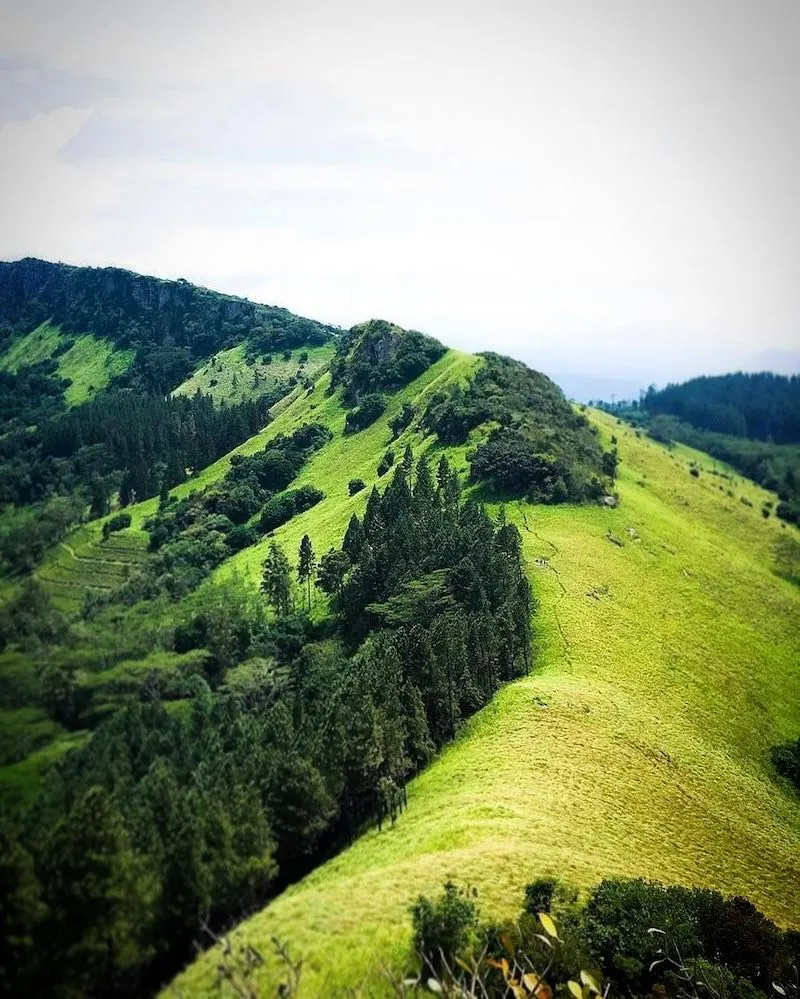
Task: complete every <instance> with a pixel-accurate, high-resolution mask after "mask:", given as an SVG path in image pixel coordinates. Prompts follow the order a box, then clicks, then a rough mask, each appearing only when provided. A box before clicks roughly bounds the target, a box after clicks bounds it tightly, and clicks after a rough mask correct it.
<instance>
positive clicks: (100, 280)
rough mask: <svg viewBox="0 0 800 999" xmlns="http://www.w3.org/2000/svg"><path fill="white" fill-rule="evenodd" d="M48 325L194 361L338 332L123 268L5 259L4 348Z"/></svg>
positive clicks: (1, 277) (0, 327) (0, 274)
mask: <svg viewBox="0 0 800 999" xmlns="http://www.w3.org/2000/svg"><path fill="white" fill-rule="evenodd" d="M44 322H49V323H50V324H52V325H53V326H57V327H60V328H61V330H62V331H63V332H64V333H67V334H76V335H80V334H86V333H89V334H93V335H94V336H96V337H100V338H104V339H106V340H109V341H110V342H111V343H113V344H114V345H115V346H116V347H118V348H122V349H126V348H131V347H132V348H138V347H145V346H147V347H149V348H153V347H170V348H179V349H182V350H184V351H185V352H186V353H187V355H188V357H189V359H190V362H196V361H198V360H201V359H203V358H205V357H209V356H211V354H213V353H214V352H215V351H217V350H219V349H221V348H224V347H232V346H234V345H235V344H237V343H240V342H241V341H242V340H245V339H247V340H248V342H249V343H250V344H251V345H253V347H254V348H255V349H257V350H261V351H265V352H266V351H270V350H283V349H291V348H293V347H298V346H305V345H315V344H321V343H325V342H326V341H327V340H328V339H330V337H331V335H332V334H333V333H335V330H334V328H333V327H331V326H327V325H325V324H324V323H318V322H315V321H314V320H311V319H304V318H302V317H300V316H295V315H294V314H293V313H291V312H289V311H287V310H286V309H281V308H278V307H275V306H270V305H259V304H257V303H255V302H251V301H249V300H248V299H245V298H237V297H235V296H233V295H223V294H220V293H219V292H216V291H210V290H209V289H208V288H201V287H198V286H197V285H193V284H190V283H189V282H188V281H184V280H178V281H166V280H162V279H161V278H155V277H147V276H144V275H142V274H135V273H133V272H132V271H127V270H122V269H121V268H118V267H73V266H70V265H68V264H62V263H50V262H48V261H45V260H37V259H34V258H32V257H26V258H25V259H23V260H17V261H15V262H13V263H2V262H0V347H2V345H3V341H5V340H8V338H9V337H11V336H13V335H14V334H20V333H27V332H29V331H30V330H32V329H34V328H36V327H37V326H39V325H41V324H42V323H44Z"/></svg>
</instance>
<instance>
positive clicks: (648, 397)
mask: <svg viewBox="0 0 800 999" xmlns="http://www.w3.org/2000/svg"><path fill="white" fill-rule="evenodd" d="M598 405H599V406H600V407H601V408H603V409H605V410H607V411H608V412H611V413H614V414H615V415H617V416H619V417H620V418H624V419H627V420H629V421H630V422H632V423H634V424H635V425H639V426H643V427H645V428H646V429H647V430H648V432H649V434H650V436H651V437H653V438H654V439H655V440H659V441H662V442H663V443H669V442H671V441H677V442H680V443H681V444H687V445H688V446H689V447H694V448H697V449H698V450H700V451H705V452H707V453H708V454H710V455H711V456H712V457H714V458H717V459H719V460H720V461H724V462H726V463H727V464H729V465H732V466H733V467H734V468H736V469H738V470H739V471H740V472H741V473H742V474H743V475H746V476H747V477H748V478H750V479H752V480H753V481H754V482H757V483H758V484H759V485H762V486H764V488H766V489H771V490H772V491H774V492H776V493H777V494H778V497H779V500H780V502H779V503H778V505H777V507H776V513H777V515H778V516H779V517H781V518H782V519H783V520H787V521H789V522H793V523H800V376H797V375H794V376H792V377H791V378H789V377H785V376H783V375H773V374H767V373H765V374H753V375H750V374H741V373H738V374H732V375H718V376H714V377H703V378H693V379H692V380H691V381H688V382H685V383H684V384H682V385H668V386H667V387H666V388H665V389H662V390H660V391H658V390H656V389H655V388H654V387H652V386H651V387H650V389H648V391H647V392H646V393H645V394H644V395H643V396H642V398H641V399H640V400H636V401H633V402H618V403H613V404H608V403H603V402H599V403H598Z"/></svg>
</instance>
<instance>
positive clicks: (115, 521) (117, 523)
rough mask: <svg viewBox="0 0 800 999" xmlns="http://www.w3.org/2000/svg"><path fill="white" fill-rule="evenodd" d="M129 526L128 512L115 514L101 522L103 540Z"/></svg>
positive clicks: (129, 517) (129, 516)
mask: <svg viewBox="0 0 800 999" xmlns="http://www.w3.org/2000/svg"><path fill="white" fill-rule="evenodd" d="M130 526H131V515H130V514H129V513H118V514H116V515H115V516H113V517H111V519H110V520H107V521H106V522H105V524H103V540H104V541H105V540H106V539H107V538H108V536H109V535H110V534H115V533H116V532H117V531H124V530H125V528H126V527H130Z"/></svg>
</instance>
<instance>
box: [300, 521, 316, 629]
mask: <svg viewBox="0 0 800 999" xmlns="http://www.w3.org/2000/svg"><path fill="white" fill-rule="evenodd" d="M316 568H317V556H316V555H315V554H314V549H313V548H312V547H311V539H310V538H309V536H308V535H307V534H304V535H303V540H302V541H301V542H300V551H299V552H298V562H297V578H298V579H299V580H300V582H301V583H305V584H306V591H307V595H308V609H309V611H310V610H311V582H312V579H313V577H314V573H315V570H316Z"/></svg>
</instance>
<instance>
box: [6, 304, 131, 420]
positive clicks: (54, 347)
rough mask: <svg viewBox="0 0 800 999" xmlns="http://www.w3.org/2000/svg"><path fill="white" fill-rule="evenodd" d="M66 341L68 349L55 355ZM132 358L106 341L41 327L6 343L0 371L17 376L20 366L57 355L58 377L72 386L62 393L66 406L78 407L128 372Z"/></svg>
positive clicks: (125, 351) (54, 328) (44, 325)
mask: <svg viewBox="0 0 800 999" xmlns="http://www.w3.org/2000/svg"><path fill="white" fill-rule="evenodd" d="M68 339H69V342H70V343H71V346H69V347H68V348H67V349H66V350H64V351H63V353H61V354H57V355H56V352H57V351H58V349H59V347H61V346H62V345H63V344H64V343H66V342H68ZM133 354H134V352H133V351H132V350H116V349H115V348H114V346H113V344H111V343H109V341H108V340H104V339H100V338H99V337H95V336H92V335H91V334H86V335H84V336H79V337H70V338H67V337H66V336H65V335H64V334H63V333H62V332H61V330H60V329H59V328H58V327H57V326H51V325H50V324H49V323H42V325H41V326H37V327H36V329H35V330H31V332H30V333H26V334H25V335H24V336H21V337H17V338H15V339H13V340H12V341H11V342H10V343H9V345H8V347H7V348H6V350H5V351H4V352H3V353H2V354H0V370H3V371H10V372H16V371H17V370H19V368H21V367H22V366H23V365H28V364H37V363H38V362H39V361H46V360H49V359H50V358H51V357H53V356H54V355H56V360H57V361H58V371H57V373H58V375H59V376H60V377H61V378H69V379H70V381H71V382H72V384H71V385H70V386H69V387H68V388H67V389H66V391H65V392H64V398H65V399H66V402H67V405H68V406H78V405H80V403H82V402H86V401H87V400H88V399H90V398H91V397H92V396H93V395H95V394H96V393H97V392H99V391H100V390H101V389H104V388H105V387H106V386H107V385H108V383H109V382H110V381H111V379H112V378H113V377H114V375H120V374H123V373H124V372H125V371H127V370H128V368H129V367H130V364H131V361H132V360H133Z"/></svg>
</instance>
